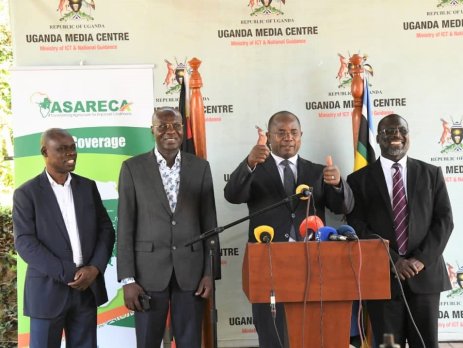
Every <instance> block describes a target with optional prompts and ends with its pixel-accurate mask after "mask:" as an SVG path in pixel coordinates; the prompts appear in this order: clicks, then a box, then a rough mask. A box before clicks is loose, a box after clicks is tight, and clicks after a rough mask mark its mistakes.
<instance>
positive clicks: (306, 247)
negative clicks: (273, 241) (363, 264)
mask: <svg viewBox="0 0 463 348" xmlns="http://www.w3.org/2000/svg"><path fill="white" fill-rule="evenodd" d="M311 198H312V195H309V198H308V201H307V208H306V210H305V218H306V219H307V218H308V217H309V210H310V202H312V199H311ZM314 209H315V206H314ZM314 215H315V214H314ZM306 221H307V220H306ZM307 232H308V228H307V223H306V232H305V234H306V235H305V238H304V250H305V253H304V256H305V264H306V267H305V268H306V272H305V286H304V305H303V312H302V323H301V325H302V347H305V321H306V310H307V294H308V291H309V284H310V273H311V268H310V248H309V243H308V242H309V238H307ZM315 232H316V231H315Z"/></svg>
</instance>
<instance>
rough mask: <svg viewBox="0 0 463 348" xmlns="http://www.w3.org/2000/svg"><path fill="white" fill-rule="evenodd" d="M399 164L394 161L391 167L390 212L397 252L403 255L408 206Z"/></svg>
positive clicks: (405, 249)
mask: <svg viewBox="0 0 463 348" xmlns="http://www.w3.org/2000/svg"><path fill="white" fill-rule="evenodd" d="M400 168H401V166H400V164H398V163H394V164H393V165H392V169H394V170H395V172H394V174H393V175H392V213H393V215H394V229H395V234H396V239H397V245H398V248H399V254H400V255H405V254H406V252H407V245H408V208H407V197H406V195H405V187H404V182H403V180H402V173H401V171H400Z"/></svg>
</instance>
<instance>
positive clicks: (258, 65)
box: [11, 0, 463, 347]
mask: <svg viewBox="0 0 463 348" xmlns="http://www.w3.org/2000/svg"><path fill="white" fill-rule="evenodd" d="M58 3H59V1H57V0H56V1H52V0H36V1H33V2H25V1H11V10H12V23H13V39H14V47H15V52H14V53H15V61H16V64H17V66H20V67H23V66H32V65H43V66H56V65H78V64H84V65H90V66H95V65H106V64H153V65H154V66H155V68H154V94H153V100H154V105H155V106H161V105H170V106H176V105H177V104H178V96H179V94H178V91H179V88H178V84H177V82H176V81H173V80H172V79H171V78H170V77H171V73H173V72H175V69H176V68H177V67H181V66H182V64H185V63H186V62H187V61H188V60H190V59H191V58H193V57H198V58H199V59H201V60H202V62H203V63H202V65H201V67H200V72H201V74H202V78H203V83H204V86H203V88H202V94H203V97H204V104H205V109H206V110H205V111H206V122H207V124H206V127H207V129H206V130H207V148H208V160H209V161H210V162H211V167H212V171H213V178H214V184H215V193H216V202H217V207H218V218H219V224H221V225H225V224H227V223H229V222H231V221H233V220H234V219H237V218H240V217H242V216H244V215H245V214H246V208H245V206H235V205H231V204H228V203H227V202H226V201H225V200H224V198H223V187H224V185H225V183H226V179H227V176H228V175H229V174H230V173H231V172H232V171H233V169H234V168H235V167H236V166H237V164H238V163H239V162H240V161H241V160H242V159H243V158H244V157H245V156H246V155H247V154H248V152H249V151H250V149H251V147H252V146H253V144H254V143H255V141H256V132H255V128H254V126H255V125H256V124H257V125H259V126H261V127H263V128H265V127H266V123H267V120H268V118H269V116H270V115H271V114H273V113H274V112H276V111H279V110H283V109H287V110H289V111H292V112H294V113H296V114H297V115H298V116H299V117H300V119H301V123H302V128H303V131H304V135H303V145H302V147H301V155H302V156H303V157H306V158H309V159H311V160H313V161H315V162H319V163H323V162H324V158H325V156H326V155H327V154H331V155H332V156H333V159H334V162H335V164H337V165H338V166H339V167H340V169H341V171H342V173H343V174H344V176H346V175H347V174H349V173H350V172H351V171H352V168H353V149H352V132H351V119H350V111H351V109H352V107H351V100H352V97H351V96H350V92H349V91H350V84H349V76H348V75H345V74H343V75H341V77H340V78H337V74H338V71H339V68H340V66H341V61H340V57H339V55H341V56H343V57H344V58H345V59H348V58H349V56H350V55H352V54H354V53H360V54H362V55H365V57H366V58H365V63H367V64H369V65H370V66H371V67H372V68H373V76H372V77H371V78H370V83H371V93H372V100H373V106H374V124H375V127H376V124H377V122H378V121H379V120H380V119H381V117H382V116H384V115H386V114H388V113H390V112H396V113H399V114H400V115H402V116H404V117H405V118H406V119H407V120H408V122H409V125H410V129H411V141H412V144H411V149H410V153H409V154H410V156H412V157H416V158H419V159H422V160H425V161H428V162H431V163H433V164H435V165H438V166H441V167H442V169H443V172H444V175H445V178H446V180H447V184H448V189H449V192H450V196H451V201H452V206H453V210H454V213H455V214H454V215H455V216H454V219H455V230H454V233H453V235H452V237H451V240H450V242H449V245H448V246H447V249H446V251H445V257H446V260H447V262H448V264H449V269H452V270H453V272H455V273H457V272H458V270H459V268H460V266H462V265H463V259H462V256H461V251H460V252H458V250H461V248H460V249H459V248H458V246H459V245H460V246H461V245H462V237H461V233H460V231H461V228H462V226H463V220H462V219H463V218H462V216H461V214H459V212H460V211H462V204H463V200H462V198H461V197H462V196H463V195H462V194H463V186H462V185H463V184H462V183H463V168H462V166H461V163H462V159H463V152H462V151H463V148H462V146H461V144H457V142H456V140H455V139H451V138H449V137H448V134H447V133H445V134H443V130H444V127H443V126H447V127H448V128H452V127H453V128H454V129H458V128H459V127H461V121H462V117H463V105H462V99H461V96H460V94H461V87H460V84H461V81H460V80H461V74H460V73H459V71H461V52H462V46H463V45H462V43H463V41H462V40H463V20H462V18H463V4H462V1H461V0H456V1H453V2H448V1H441V0H411V1H407V2H403V1H398V0H393V1H389V2H387V3H385V2H384V1H380V0H373V1H367V0H358V1H355V2H346V1H342V0H328V1H323V2H313V1H304V0H287V1H284V2H283V1H281V0H273V1H272V2H271V5H270V7H267V8H265V7H264V6H263V5H262V3H261V2H258V1H257V0H240V1H237V0H235V1H212V0H204V1H197V2H193V1H187V0H177V1H168V2H165V1H164V2H160V1H149V0H136V1H134V0H130V1H129V0H112V1H109V0H95V1H94V5H95V6H94V8H92V7H90V6H89V5H88V3H86V2H83V5H82V8H81V9H80V11H79V12H77V13H75V12H72V10H71V8H69V7H64V8H62V9H60V8H59V7H58ZM67 83H72V82H67ZM120 83H121V84H124V83H126V81H120ZM135 88H136V90H137V91H141V89H140V88H138V87H135ZM144 116H146V115H144ZM31 122H32V121H31ZM442 135H444V136H443V137H442ZM441 138H442V139H443V140H442V142H441V141H440V140H441ZM377 153H378V152H377ZM330 221H331V223H332V224H337V223H339V218H338V217H331V220H330ZM246 231H247V224H246V223H243V224H241V225H238V226H235V227H233V228H231V229H230V230H227V231H225V232H224V233H222V235H221V241H222V248H223V249H222V253H223V265H222V266H223V269H222V274H223V279H222V280H221V281H219V282H218V284H217V300H218V310H219V333H218V335H219V345H220V346H223V347H225V346H238V347H239V346H247V345H250V344H255V343H256V335H255V332H254V331H253V329H254V328H253V325H252V323H251V314H250V306H249V304H248V302H247V299H246V298H245V296H244V295H243V293H242V290H241V261H242V256H243V251H244V245H245V241H246V235H247V232H246ZM460 272H463V269H460ZM452 274H453V273H452ZM453 281H454V289H453V290H452V291H450V292H448V293H444V294H443V295H442V303H441V309H442V310H441V319H440V321H439V325H440V338H441V339H443V340H450V339H463V318H462V316H461V304H462V296H463V295H462V289H461V287H460V286H459V285H458V283H457V281H456V278H453Z"/></svg>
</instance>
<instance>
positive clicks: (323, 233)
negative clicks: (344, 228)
mask: <svg viewBox="0 0 463 348" xmlns="http://www.w3.org/2000/svg"><path fill="white" fill-rule="evenodd" d="M315 239H316V240H317V241H319V242H324V241H327V240H333V241H336V240H347V238H346V237H345V236H341V235H339V234H338V232H336V230H335V229H334V228H333V227H331V226H324V227H322V228H320V229H319V230H318V232H317V234H316V237H315Z"/></svg>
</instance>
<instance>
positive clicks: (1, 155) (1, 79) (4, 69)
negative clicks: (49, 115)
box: [0, 0, 13, 206]
mask: <svg viewBox="0 0 463 348" xmlns="http://www.w3.org/2000/svg"><path fill="white" fill-rule="evenodd" d="M6 5H7V1H5V0H2V1H1V2H0V139H1V141H0V143H1V145H0V146H1V147H0V195H1V196H2V197H3V200H2V201H0V206H4V205H11V193H12V191H13V161H12V160H13V132H12V129H11V88H10V84H9V78H10V73H9V69H10V67H11V66H12V62H13V52H12V44H11V31H10V28H9V19H8V8H7V6H6Z"/></svg>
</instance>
